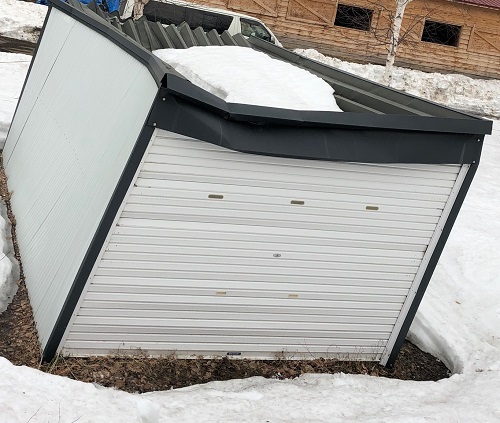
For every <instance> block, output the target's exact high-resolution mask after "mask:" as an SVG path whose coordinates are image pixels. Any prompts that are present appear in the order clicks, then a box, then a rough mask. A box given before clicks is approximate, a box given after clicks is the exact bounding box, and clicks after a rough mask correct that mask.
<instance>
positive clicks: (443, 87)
mask: <svg viewBox="0 0 500 423" xmlns="http://www.w3.org/2000/svg"><path fill="white" fill-rule="evenodd" d="M295 52H296V53H299V54H301V55H303V56H305V57H307V58H309V59H313V60H316V61H318V62H321V63H325V64H327V65H329V66H332V67H334V68H337V69H341V70H343V71H346V72H350V73H353V74H355V75H358V76H362V77H364V78H367V79H370V80H372V81H375V82H379V83H382V77H383V73H384V67H383V66H380V65H372V64H368V65H362V64H359V63H350V62H344V61H342V60H340V59H337V58H334V57H327V56H324V55H323V54H321V53H319V52H318V51H316V50H313V49H306V50H304V49H296V50H295ZM391 87H392V88H395V89H398V90H401V91H405V92H407V93H409V94H413V95H417V96H419V97H423V98H426V99H428V100H431V101H435V102H436V103H441V104H445V105H447V106H449V107H453V108H455V109H458V110H463V111H466V112H471V113H475V114H477V115H481V116H491V117H495V118H497V119H498V118H500V95H499V93H500V80H498V79H488V80H486V79H474V78H469V77H468V76H464V75H459V74H441V73H427V72H421V71H418V70H409V69H405V68H400V67H397V66H396V67H394V73H393V81H392V85H391Z"/></svg>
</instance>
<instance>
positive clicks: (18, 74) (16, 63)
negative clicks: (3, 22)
mask: <svg viewBox="0 0 500 423" xmlns="http://www.w3.org/2000/svg"><path fill="white" fill-rule="evenodd" d="M0 1H3V0H0ZM0 14H1V12H0ZM30 62H31V56H27V55H24V54H12V53H3V52H0V75H3V77H1V76H0V78H1V79H0V83H1V85H0V148H3V146H4V144H5V139H6V138H7V131H8V130H9V126H10V121H11V120H12V117H13V116H14V111H15V110H16V105H17V100H18V99H19V95H20V94H21V89H22V87H23V83H24V78H25V77H26V72H27V71H28V67H29V65H30Z"/></svg>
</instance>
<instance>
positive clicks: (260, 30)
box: [240, 18, 272, 42]
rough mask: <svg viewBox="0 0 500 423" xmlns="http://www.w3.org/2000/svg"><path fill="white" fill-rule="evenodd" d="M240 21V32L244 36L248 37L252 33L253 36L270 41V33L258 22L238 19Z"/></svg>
mask: <svg viewBox="0 0 500 423" xmlns="http://www.w3.org/2000/svg"><path fill="white" fill-rule="evenodd" d="M240 22H241V33H242V34H243V35H244V36H245V37H250V35H253V36H254V37H257V38H261V39H263V40H265V41H269V42H271V41H272V39H271V34H269V32H268V31H267V30H266V28H264V27H263V26H262V25H261V24H260V23H259V22H256V21H251V20H249V19H244V18H241V19H240Z"/></svg>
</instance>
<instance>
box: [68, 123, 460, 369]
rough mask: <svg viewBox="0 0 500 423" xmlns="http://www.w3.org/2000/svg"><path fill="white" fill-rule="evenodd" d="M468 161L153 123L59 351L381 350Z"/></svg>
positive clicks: (374, 356)
mask: <svg viewBox="0 0 500 423" xmlns="http://www.w3.org/2000/svg"><path fill="white" fill-rule="evenodd" d="M465 171H466V170H465V169H461V167H460V166H459V165H456V166H455V165H419V164H384V165H382V164H363V163H339V162H325V161H317V160H302V159H286V158H279V157H269V156H259V155H252V154H245V153H239V152H235V151H231V150H227V149H224V148H221V147H218V146H215V145H212V144H208V143H206V142H203V141H199V140H195V139H191V138H187V137H183V136H181V135H178V134H174V133H171V132H167V131H163V130H159V131H157V136H156V137H155V138H154V140H153V142H152V145H151V146H150V149H149V151H148V153H147V155H146V157H145V159H144V161H143V165H142V167H141V169H140V172H139V174H138V177H137V179H136V181H135V182H134V184H133V186H132V187H131V188H130V191H129V195H128V197H127V201H126V203H125V205H124V208H123V210H122V212H121V215H120V217H119V219H118V220H117V223H116V225H115V227H114V228H113V229H112V234H111V237H110V241H109V243H108V245H107V246H106V247H105V249H104V251H103V253H102V257H101V260H100V262H99V263H97V264H96V268H95V271H94V276H93V278H92V280H91V283H89V284H88V291H87V292H86V294H85V297H84V299H83V301H82V302H81V305H80V308H79V309H78V310H76V312H75V315H74V316H73V319H72V322H71V325H70V326H69V327H68V331H67V333H66V336H65V340H64V342H63V344H62V351H63V352H64V353H69V354H76V355H86V354H107V353H109V352H116V351H120V352H126V351H130V350H132V351H135V350H136V349H142V350H146V351H147V352H148V353H149V354H153V355H154V354H166V353H170V352H175V353H176V354H177V355H178V356H185V357H190V356H197V355H205V356H226V355H228V354H229V355H235V356H238V357H249V358H261V359H268V358H271V359H272V358H276V357H286V358H310V357H315V356H324V357H338V358H354V359H368V360H379V359H381V357H382V354H383V353H384V351H385V350H386V349H387V348H391V345H390V343H391V342H392V343H393V341H391V334H393V333H394V329H395V328H396V330H399V324H398V321H399V320H400V319H401V317H402V318H403V319H404V316H402V310H403V313H405V312H406V310H405V303H406V302H407V300H408V298H410V297H411V295H412V292H413V291H414V290H415V289H416V287H418V284H419V282H420V279H419V278H421V275H422V269H423V267H425V266H426V264H427V263H426V261H427V260H428V257H429V254H432V251H433V248H434V245H435V244H433V240H435V239H437V238H436V237H439V235H440V231H441V229H442V224H443V222H444V221H446V218H447V214H446V213H447V210H448V209H449V208H448V207H447V204H450V198H451V197H450V196H451V193H452V192H453V191H454V190H456V189H458V187H459V186H460V185H461V181H462V180H461V179H460V178H461V177H462V176H463V174H464V172H465ZM451 201H453V199H452V200H451ZM429 246H431V247H429ZM422 266H423V267H422Z"/></svg>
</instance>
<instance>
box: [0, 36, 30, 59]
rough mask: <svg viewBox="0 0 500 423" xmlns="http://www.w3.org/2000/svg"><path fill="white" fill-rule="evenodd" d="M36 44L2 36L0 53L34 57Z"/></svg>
mask: <svg viewBox="0 0 500 423" xmlns="http://www.w3.org/2000/svg"><path fill="white" fill-rule="evenodd" d="M35 47H36V43H32V42H30V41H24V40H17V39H15V38H9V37H4V36H2V35H0V51H5V52H7V53H23V54H29V55H33V52H34V51H35Z"/></svg>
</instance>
